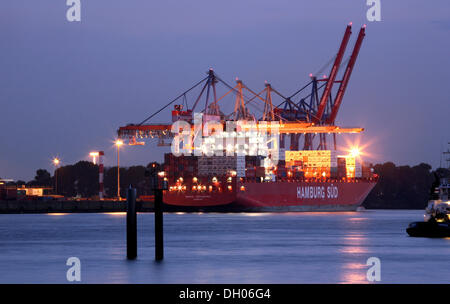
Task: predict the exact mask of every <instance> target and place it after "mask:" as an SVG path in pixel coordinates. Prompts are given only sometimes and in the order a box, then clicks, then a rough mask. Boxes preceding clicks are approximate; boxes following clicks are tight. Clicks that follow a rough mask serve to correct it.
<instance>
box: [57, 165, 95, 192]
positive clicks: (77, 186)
mask: <svg viewBox="0 0 450 304" xmlns="http://www.w3.org/2000/svg"><path fill="white" fill-rule="evenodd" d="M57 171H58V173H57V174H56V175H55V176H56V177H57V178H58V194H61V195H64V196H68V197H75V196H81V197H91V196H94V195H98V166H97V165H94V164H93V163H91V162H88V161H79V162H77V163H76V164H74V165H67V166H62V167H60V168H58V169H57ZM55 176H53V181H54V180H55Z"/></svg>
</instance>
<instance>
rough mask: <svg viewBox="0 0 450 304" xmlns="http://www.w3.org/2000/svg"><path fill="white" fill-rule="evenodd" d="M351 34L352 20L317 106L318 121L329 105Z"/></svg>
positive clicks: (316, 119)
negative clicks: (328, 101)
mask: <svg viewBox="0 0 450 304" xmlns="http://www.w3.org/2000/svg"><path fill="white" fill-rule="evenodd" d="M351 34H352V23H351V22H350V24H349V25H347V28H346V29H345V33H344V37H343V38H342V43H341V46H340V47H339V51H338V53H337V55H336V59H335V60H334V64H333V67H332V68H331V72H330V76H329V78H328V81H327V85H326V86H325V89H324V90H323V94H322V98H321V99H320V103H319V106H318V108H317V115H316V118H315V122H316V123H317V122H319V121H320V120H321V119H322V115H323V113H324V111H325V106H326V105H327V100H328V97H329V96H330V93H331V89H332V88H333V84H334V80H335V79H336V75H337V73H338V71H339V66H340V65H341V62H342V58H343V57H344V53H345V49H346V48H347V44H348V40H349V39H350V35H351Z"/></svg>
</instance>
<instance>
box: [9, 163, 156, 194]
mask: <svg viewBox="0 0 450 304" xmlns="http://www.w3.org/2000/svg"><path fill="white" fill-rule="evenodd" d="M119 170H120V171H119V176H120V195H121V196H122V197H126V191H127V188H128V187H129V186H130V185H132V186H133V187H134V188H136V189H137V193H138V195H152V194H153V184H152V183H153V179H152V177H154V176H155V175H156V174H157V172H159V171H160V170H162V166H161V165H160V164H158V163H156V162H152V163H149V164H148V165H147V166H131V167H120V168H119ZM103 176H104V177H103V184H104V192H105V196H106V197H117V167H105V168H104V170H103ZM16 184H17V185H26V186H34V187H37V186H42V187H52V188H56V185H57V194H59V195H64V196H66V197H77V196H78V197H83V198H90V197H95V196H97V195H98V193H99V167H98V165H94V164H93V163H92V162H89V161H79V162H77V163H76V164H74V165H66V166H61V167H59V168H57V169H56V170H55V172H54V174H53V176H52V175H51V174H50V172H48V171H47V170H45V169H38V170H37V171H36V176H35V177H34V179H33V180H31V181H29V182H25V181H17V182H16Z"/></svg>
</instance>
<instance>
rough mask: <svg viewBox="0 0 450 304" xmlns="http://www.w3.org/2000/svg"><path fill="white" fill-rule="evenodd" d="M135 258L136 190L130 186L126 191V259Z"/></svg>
mask: <svg viewBox="0 0 450 304" xmlns="http://www.w3.org/2000/svg"><path fill="white" fill-rule="evenodd" d="M136 257H137V215H136V189H134V188H132V187H131V186H130V187H129V188H128V190H127V258H128V259H129V260H134V259H136Z"/></svg>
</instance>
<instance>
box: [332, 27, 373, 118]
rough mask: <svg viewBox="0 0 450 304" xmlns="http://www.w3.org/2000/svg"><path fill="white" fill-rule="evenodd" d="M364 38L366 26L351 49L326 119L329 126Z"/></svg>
mask: <svg viewBox="0 0 450 304" xmlns="http://www.w3.org/2000/svg"><path fill="white" fill-rule="evenodd" d="M364 36H366V25H364V26H363V27H362V28H361V30H360V31H359V34H358V38H357V39H356V43H355V47H354V48H353V52H352V56H351V57H350V60H349V62H348V64H347V68H346V69H345V73H344V76H343V78H342V81H341V85H340V86H339V90H338V92H337V94H336V98H335V100H334V105H333V108H332V110H331V114H330V116H329V117H328V119H327V121H326V123H328V124H331V123H334V120H335V119H336V115H337V113H338V111H339V107H340V106H341V103H342V98H344V93H345V90H346V89H347V84H348V82H349V80H350V76H351V75H352V71H353V67H354V66H355V62H356V58H357V57H358V54H359V50H360V49H361V44H362V42H363V40H364Z"/></svg>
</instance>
